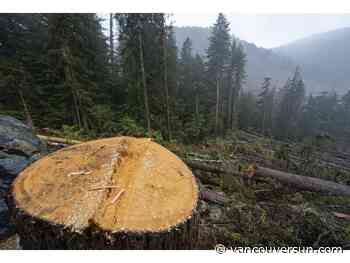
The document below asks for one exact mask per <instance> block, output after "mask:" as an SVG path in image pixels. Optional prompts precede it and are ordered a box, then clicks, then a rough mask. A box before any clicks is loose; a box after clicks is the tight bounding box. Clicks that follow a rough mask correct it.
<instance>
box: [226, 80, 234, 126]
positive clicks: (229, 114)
mask: <svg viewBox="0 0 350 263" xmlns="http://www.w3.org/2000/svg"><path fill="white" fill-rule="evenodd" d="M232 97H233V87H232V80H231V81H230V86H229V95H228V103H227V124H226V126H227V128H228V129H232V125H231V123H232V101H233V99H232Z"/></svg>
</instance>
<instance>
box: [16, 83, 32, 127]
mask: <svg viewBox="0 0 350 263" xmlns="http://www.w3.org/2000/svg"><path fill="white" fill-rule="evenodd" d="M18 93H19V97H20V98H21V101H22V104H23V108H24V113H25V115H26V124H27V126H28V127H29V128H30V129H31V130H33V129H34V124H33V119H32V116H31V115H30V112H29V109H28V106H27V103H26V101H25V100H24V96H23V92H22V90H21V89H19V90H18Z"/></svg>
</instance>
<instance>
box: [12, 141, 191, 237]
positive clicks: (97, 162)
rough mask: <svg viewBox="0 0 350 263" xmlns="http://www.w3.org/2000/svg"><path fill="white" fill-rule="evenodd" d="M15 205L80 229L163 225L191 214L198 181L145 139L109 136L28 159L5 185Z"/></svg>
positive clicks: (131, 229) (150, 229)
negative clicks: (30, 162) (13, 181)
mask: <svg viewBox="0 0 350 263" xmlns="http://www.w3.org/2000/svg"><path fill="white" fill-rule="evenodd" d="M12 193H13V197H14V202H15V205H16V207H17V208H18V209H19V210H22V211H24V212H25V213H26V214H27V215H30V216H31V217H34V218H38V219H40V220H44V221H47V222H49V223H52V224H54V225H61V226H64V227H65V228H70V229H72V230H74V231H77V232H83V231H84V230H85V229H86V228H88V227H89V226H90V225H92V224H93V225H95V226H97V227H98V228H99V229H101V230H103V231H107V232H112V233H115V232H134V233H143V232H151V233H154V232H162V231H168V230H169V229H171V228H172V227H174V226H177V225H179V224H181V223H183V222H185V221H186V220H187V219H190V218H191V216H192V214H193V210H194V209H195V207H196V205H197V201H198V186H197V184H196V181H195V178H194V176H193V175H192V173H191V171H190V170H189V169H188V168H187V166H186V165H185V164H184V163H183V162H182V161H181V160H180V159H179V158H178V157H177V156H176V155H174V154H173V153H171V152H170V151H168V150H167V149H165V148H164V147H162V146H160V145H158V144H157V143H155V142H152V141H151V140H150V139H144V138H142V139H138V138H132V137H116V138H109V139H101V140H96V141H90V142H86V143H82V144H79V145H74V146H71V147H68V148H64V149H62V150H59V151H57V152H55V153H52V154H50V155H48V156H46V157H44V158H43V159H41V160H39V161H37V162H35V163H34V164H32V165H31V166H30V167H28V168H27V169H25V170H24V171H23V172H22V173H21V174H20V175H19V176H18V177H17V179H16V180H15V183H14V184H13V189H12Z"/></svg>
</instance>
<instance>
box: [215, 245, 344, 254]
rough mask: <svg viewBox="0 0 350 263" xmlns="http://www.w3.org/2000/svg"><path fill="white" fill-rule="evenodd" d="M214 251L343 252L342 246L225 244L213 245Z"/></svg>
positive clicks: (259, 252) (222, 252) (260, 252)
mask: <svg viewBox="0 0 350 263" xmlns="http://www.w3.org/2000/svg"><path fill="white" fill-rule="evenodd" d="M215 251H216V253H218V254H225V253H228V252H230V253H239V254H241V253H242V254H248V253H258V254H265V253H289V254H293V253H305V254H335V253H343V248H341V247H319V248H313V247H233V246H225V245H222V244H217V245H216V246H215Z"/></svg>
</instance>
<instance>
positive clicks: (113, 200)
mask: <svg viewBox="0 0 350 263" xmlns="http://www.w3.org/2000/svg"><path fill="white" fill-rule="evenodd" d="M124 192H125V190H124V189H122V190H120V191H119V192H118V194H117V195H116V196H115V197H114V198H113V199H112V201H111V203H112V204H114V203H115V202H117V201H118V199H119V198H120V197H121V196H122V194H124Z"/></svg>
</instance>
